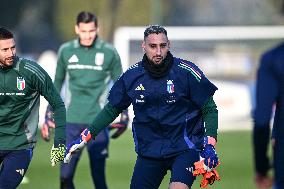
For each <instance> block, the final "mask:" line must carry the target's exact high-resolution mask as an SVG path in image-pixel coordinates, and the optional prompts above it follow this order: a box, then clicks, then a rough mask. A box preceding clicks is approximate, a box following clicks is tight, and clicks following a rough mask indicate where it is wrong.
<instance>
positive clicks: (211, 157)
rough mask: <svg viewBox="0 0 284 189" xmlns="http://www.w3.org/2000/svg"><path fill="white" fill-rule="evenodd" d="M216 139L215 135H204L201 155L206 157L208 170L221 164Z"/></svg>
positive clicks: (205, 161)
mask: <svg viewBox="0 0 284 189" xmlns="http://www.w3.org/2000/svg"><path fill="white" fill-rule="evenodd" d="M215 145H216V140H215V138H213V137H204V148H203V150H202V151H201V152H200V157H201V158H202V159H204V165H205V166H206V167H207V168H208V170H211V169H214V168H215V167H216V166H217V165H218V164H219V158H218V156H217V153H216V151H215V147H214V146H215Z"/></svg>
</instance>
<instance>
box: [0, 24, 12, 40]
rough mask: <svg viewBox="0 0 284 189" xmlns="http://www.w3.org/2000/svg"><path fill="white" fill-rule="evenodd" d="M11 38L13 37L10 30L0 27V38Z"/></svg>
mask: <svg viewBox="0 0 284 189" xmlns="http://www.w3.org/2000/svg"><path fill="white" fill-rule="evenodd" d="M12 38H14V35H13V33H12V32H10V31H9V30H8V29H6V28H4V27H0V40H5V39H12Z"/></svg>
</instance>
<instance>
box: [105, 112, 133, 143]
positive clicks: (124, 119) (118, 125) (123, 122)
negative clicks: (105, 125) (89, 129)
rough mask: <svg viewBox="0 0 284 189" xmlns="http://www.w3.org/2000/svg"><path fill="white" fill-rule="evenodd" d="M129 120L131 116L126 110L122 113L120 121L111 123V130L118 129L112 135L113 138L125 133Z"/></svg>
mask: <svg viewBox="0 0 284 189" xmlns="http://www.w3.org/2000/svg"><path fill="white" fill-rule="evenodd" d="M128 122H129V116H128V111H127V110H124V111H123V112H122V113H121V114H120V120H119V122H115V123H112V124H111V125H110V127H109V128H110V130H112V129H116V131H115V132H114V133H113V134H112V135H111V138H113V139H116V138H118V137H119V136H120V135H121V134H122V133H124V132H125V131H126V129H127V125H128Z"/></svg>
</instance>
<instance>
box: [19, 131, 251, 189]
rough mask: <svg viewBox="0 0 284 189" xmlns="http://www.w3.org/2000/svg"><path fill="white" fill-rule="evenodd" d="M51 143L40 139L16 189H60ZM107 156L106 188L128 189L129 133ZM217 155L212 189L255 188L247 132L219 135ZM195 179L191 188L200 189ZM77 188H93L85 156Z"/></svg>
mask: <svg viewBox="0 0 284 189" xmlns="http://www.w3.org/2000/svg"><path fill="white" fill-rule="evenodd" d="M50 147H51V143H46V142H44V141H42V140H40V137H39V141H38V143H37V146H36V148H35V150H34V157H33V160H32V162H31V165H30V167H29V170H28V172H27V174H26V176H27V177H28V179H29V183H28V184H21V185H20V186H19V189H38V188H40V189H50V188H52V189H55V188H59V167H58V166H56V167H51V166H50V164H49V150H50ZM109 152H110V156H109V158H108V160H107V181H108V186H109V189H127V188H129V184H130V179H131V175H132V171H133V167H134V164H135V160H136V154H135V152H134V144H133V139H132V134H131V132H130V131H127V132H126V134H124V135H123V136H121V137H120V138H119V139H116V140H111V144H110V151H109ZM217 152H218V154H219V158H220V160H221V165H220V166H219V168H218V171H219V174H220V175H221V181H219V182H216V183H214V185H212V186H210V187H209V188H212V189H217V188H218V189H228V188H230V189H240V188H242V189H255V186H254V183H253V166H252V149H251V133H250V131H238V132H224V133H220V134H219V138H218V146H217ZM169 177H170V175H169V174H168V175H167V176H166V177H165V179H164V181H163V182H162V184H161V186H160V189H166V188H168V182H169ZM199 180H200V178H198V179H197V181H196V182H195V184H194V185H193V187H192V188H193V189H195V188H196V189H197V188H199ZM75 185H76V187H77V188H84V189H91V188H94V187H93V184H92V181H91V177H90V169H89V161H88V155H87V153H86V151H85V150H84V153H83V156H82V158H81V160H80V163H79V165H78V168H77V172H76V175H75Z"/></svg>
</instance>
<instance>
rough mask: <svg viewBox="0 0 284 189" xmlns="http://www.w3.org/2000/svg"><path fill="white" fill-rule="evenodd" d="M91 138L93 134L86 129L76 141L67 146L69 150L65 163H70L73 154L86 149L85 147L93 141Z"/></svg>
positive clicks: (67, 150)
mask: <svg viewBox="0 0 284 189" xmlns="http://www.w3.org/2000/svg"><path fill="white" fill-rule="evenodd" d="M91 138H92V135H91V132H90V131H89V129H87V128H86V129H85V130H84V131H83V132H82V133H81V135H80V137H79V138H78V139H76V140H74V141H73V142H72V143H70V144H67V149H66V153H65V157H64V163H69V162H70V160H71V158H72V154H74V153H76V152H77V151H79V150H81V149H82V148H84V146H85V145H86V144H87V143H88V141H90V140H91Z"/></svg>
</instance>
